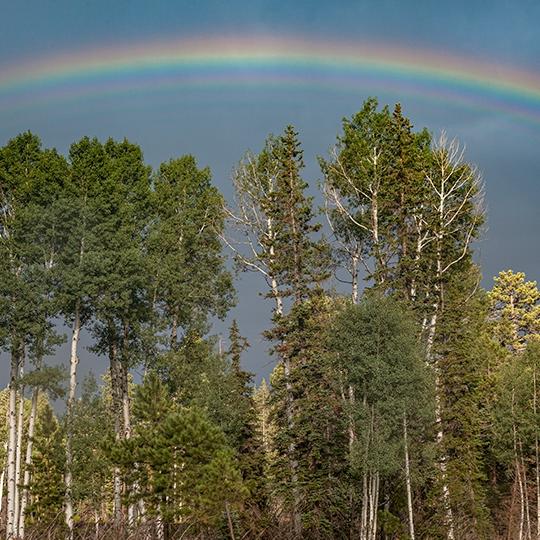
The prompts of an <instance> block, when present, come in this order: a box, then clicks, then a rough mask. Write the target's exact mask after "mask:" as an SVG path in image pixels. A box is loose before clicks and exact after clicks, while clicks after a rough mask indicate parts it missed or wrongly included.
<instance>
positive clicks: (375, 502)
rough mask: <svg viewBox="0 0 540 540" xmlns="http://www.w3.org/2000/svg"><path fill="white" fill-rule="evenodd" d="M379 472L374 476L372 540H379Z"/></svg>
mask: <svg viewBox="0 0 540 540" xmlns="http://www.w3.org/2000/svg"><path fill="white" fill-rule="evenodd" d="M379 485H380V484H379V472H378V471H376V472H375V473H374V474H373V497H372V508H373V511H372V513H373V521H372V524H371V539H370V540H377V527H378V517H379V515H378V511H379Z"/></svg>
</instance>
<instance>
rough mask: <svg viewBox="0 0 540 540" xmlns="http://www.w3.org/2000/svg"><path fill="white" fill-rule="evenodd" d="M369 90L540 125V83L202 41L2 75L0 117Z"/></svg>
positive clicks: (460, 68)
mask: <svg viewBox="0 0 540 540" xmlns="http://www.w3.org/2000/svg"><path fill="white" fill-rule="evenodd" d="M228 87H253V88H265V89H268V88H270V89H294V88H300V89H303V90H309V89H322V90H331V91H342V92H343V91H345V92H349V91H358V90H362V89H365V88H369V89H370V91H372V89H375V90H377V89H379V91H381V92H386V93H387V92H388V91H391V92H394V93H395V94H397V95H412V96H417V97H429V98H433V99H436V100H439V101H440V102H443V103H447V104H450V105H452V104H457V105H465V106H469V107H474V108H478V109H487V110H493V111H500V112H503V113H508V114H511V115H515V116H518V117H520V118H522V119H524V120H527V121H531V122H534V123H540V75H539V74H537V73H534V72H532V71H527V70H524V69H517V68H514V67H511V66H502V65H498V64H496V63H490V62H486V61H484V60H480V59H474V58H463V57H459V56H455V55H451V54H448V53H444V52H437V51H431V50H424V49H414V48H411V47H403V46H400V45H398V44H395V45H392V44H388V43H355V42H347V41H331V42H325V41H322V42H321V41H314V40H310V39H297V38H291V37H275V36H274V37H271V36H270V37H269V36H266V37H264V36H254V37H242V38H239V37H213V36H206V37H199V38H191V39H176V40H168V41H151V42H145V43H131V44H116V45H113V46H108V47H103V48H90V49H83V50H80V51H75V52H67V53H64V54H57V55H54V56H44V57H42V58H37V59H32V60H30V61H27V62H22V63H20V64H17V65H13V66H4V67H3V68H2V69H1V70H0V110H6V109H10V108H13V107H17V106H32V105H34V106H35V105H36V104H44V103H45V104H46V103H47V102H49V101H54V100H63V99H70V98H71V99H79V98H87V97H92V96H105V95H110V94H112V95H116V94H119V95H123V94H130V93H133V92H154V91H160V90H165V89H175V90H176V89H190V88H191V89H197V90H206V89H210V90H213V89H224V88H228Z"/></svg>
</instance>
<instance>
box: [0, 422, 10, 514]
mask: <svg viewBox="0 0 540 540" xmlns="http://www.w3.org/2000/svg"><path fill="white" fill-rule="evenodd" d="M7 424H8V417H7V414H6V425H7ZM7 450H8V440H7V439H6V442H5V443H4V453H5V455H6V457H5V459H4V463H3V464H2V474H0V514H2V509H3V508H4V484H5V483H6V470H7Z"/></svg>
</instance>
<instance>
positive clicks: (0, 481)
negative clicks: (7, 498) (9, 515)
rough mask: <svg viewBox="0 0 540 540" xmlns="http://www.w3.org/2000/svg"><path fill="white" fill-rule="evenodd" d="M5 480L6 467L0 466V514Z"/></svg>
mask: <svg viewBox="0 0 540 540" xmlns="http://www.w3.org/2000/svg"><path fill="white" fill-rule="evenodd" d="M5 482H6V468H5V467H3V468H2V474H0V514H1V513H2V508H3V503H4V484H5Z"/></svg>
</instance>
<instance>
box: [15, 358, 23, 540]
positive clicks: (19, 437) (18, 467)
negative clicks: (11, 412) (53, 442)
mask: <svg viewBox="0 0 540 540" xmlns="http://www.w3.org/2000/svg"><path fill="white" fill-rule="evenodd" d="M23 370H24V358H23V360H22V364H21V368H20V374H19V377H22V376H23ZM19 392H20V394H19V412H18V415H17V416H18V419H17V446H16V462H15V508H14V510H13V514H14V515H13V517H14V523H13V530H14V534H15V537H16V538H17V537H18V536H19V515H20V508H21V489H20V486H21V465H22V439H23V433H24V386H22V387H21V388H20V391H19Z"/></svg>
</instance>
